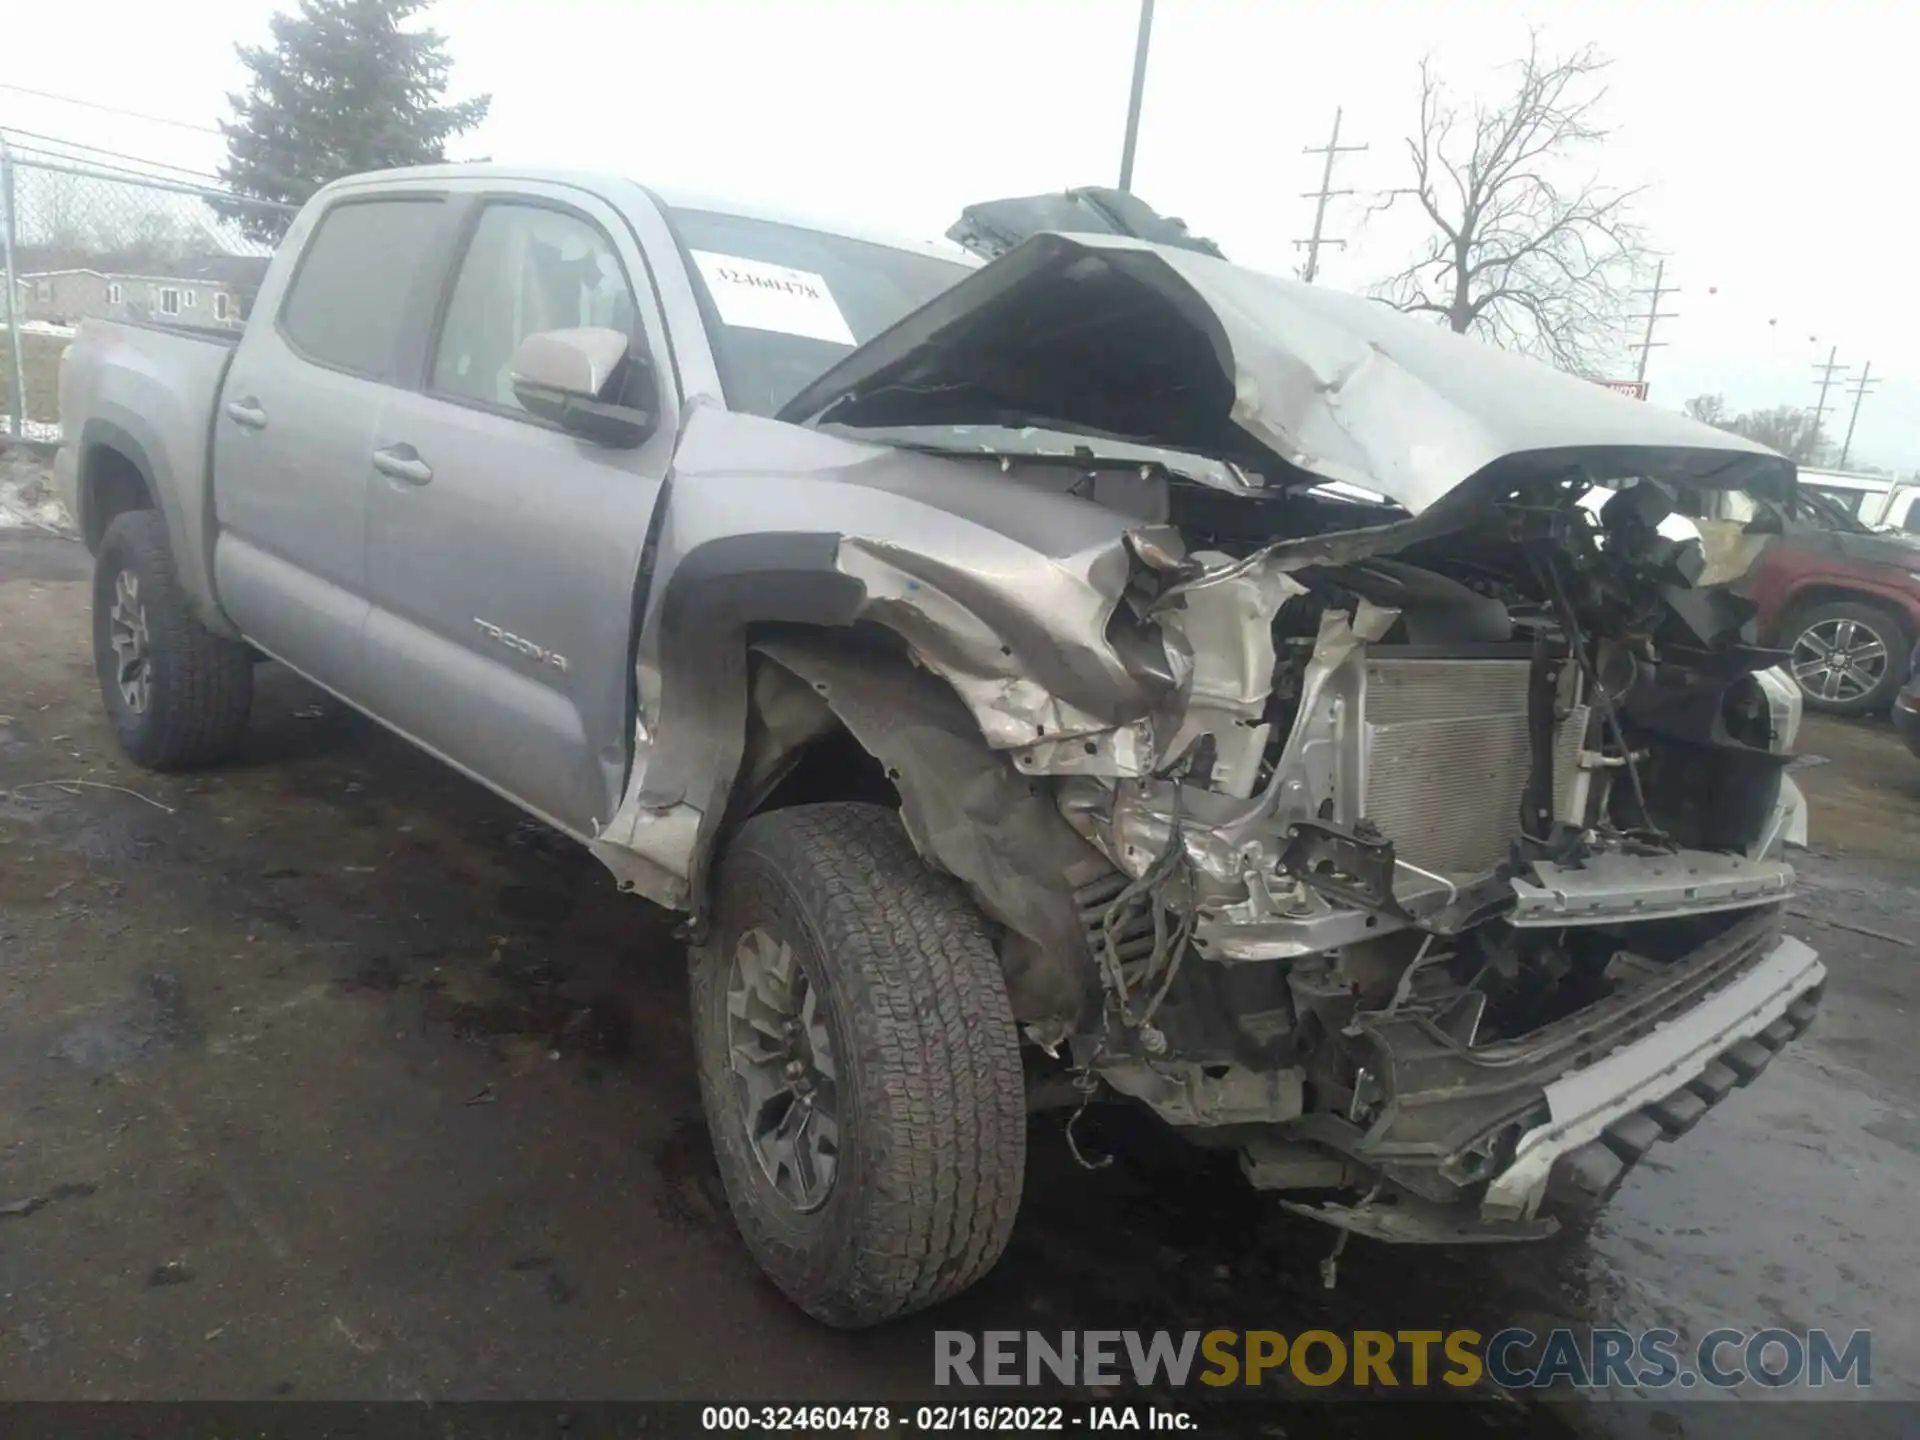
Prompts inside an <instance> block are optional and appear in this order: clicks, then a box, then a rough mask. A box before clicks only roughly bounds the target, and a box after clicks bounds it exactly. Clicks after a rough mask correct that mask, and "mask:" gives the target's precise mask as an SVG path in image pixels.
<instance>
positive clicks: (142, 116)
mask: <svg viewBox="0 0 1920 1440" xmlns="http://www.w3.org/2000/svg"><path fill="white" fill-rule="evenodd" d="M0 90H11V91H13V92H14V93H15V94H18V95H32V96H34V97H35V98H36V99H40V100H56V101H58V102H59V103H60V104H62V105H78V106H80V108H81V109H83V110H99V111H102V112H104V113H105V114H108V115H125V116H126V117H127V118H128V119H131V120H146V121H150V122H151V123H153V124H155V125H171V126H173V127H174V128H175V129H177V130H197V131H199V132H200V133H201V134H202V135H218V134H219V133H220V132H219V131H218V130H216V129H214V128H213V127H212V126H211V125H194V124H190V123H189V122H187V121H185V120H169V119H168V118H167V117H166V116H164V115H148V114H146V113H145V112H144V111H140V110H123V109H121V108H120V107H119V106H118V105H102V104H101V103H100V102H99V101H97V100H76V99H75V98H74V97H73V96H71V95H56V94H54V93H53V92H52V91H51V90H35V89H32V88H31V87H29V86H26V85H9V84H7V83H6V82H5V81H4V80H0Z"/></svg>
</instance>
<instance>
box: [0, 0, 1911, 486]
mask: <svg viewBox="0 0 1920 1440" xmlns="http://www.w3.org/2000/svg"><path fill="white" fill-rule="evenodd" d="M275 8H278V7H276V5H275V4H274V3H272V0H195V3H194V4H193V5H192V6H190V7H186V8H182V7H178V6H164V5H152V4H146V3H132V0H120V3H103V0H64V3H62V4H58V5H27V4H24V3H17V4H14V5H12V6H10V7H9V12H10V13H9V15H8V17H7V20H6V22H5V25H4V30H3V32H0V33H3V34H4V43H0V84H4V85H10V86H24V87H28V88H32V89H38V90H45V91H52V92H56V93H58V94H61V95H65V96H72V97H76V98H79V99H83V100H90V101H95V102H98V103H100V104H105V105H112V106H118V107H121V108H125V109H131V110H138V111H144V112H147V113H149V114H151V115H156V116H162V117H167V118H170V119H174V120H178V121H181V122H185V123H186V124H188V125H199V126H211V125H212V124H213V122H214V121H215V120H216V119H217V118H220V117H221V116H222V115H223V114H224V113H225V110H226V104H225V95H226V93H227V92H228V91H229V90H231V89H234V88H236V87H237V86H238V85H239V84H240V83H241V74H242V72H241V68H240V66H239V64H238V62H237V61H236V60H235V59H234V56H233V48H232V47H233V42H235V41H251V42H260V41H264V40H265V39H266V35H267V19H268V16H269V15H270V14H271V12H272V11H273V10H274V9H275ZM1902 8H1903V7H1900V6H1898V5H1891V4H1886V3H1884V0H1880V3H1869V0H1823V3H1820V4H1818V5H1815V4H1811V3H1807V0H1797V3H1777V4H1774V5H1772V6H1755V5H1751V4H1745V5H1734V4H1723V3H1716V0H1684V3H1680V4H1675V3H1664V4H1653V3H1642V0H1615V3H1613V4H1611V5H1605V6H1595V5H1592V4H1589V3H1578V4H1576V3H1573V0H1539V3H1534V4H1532V5H1529V6H1527V7H1525V9H1524V10H1521V11H1516V10H1515V9H1514V8H1513V7H1512V6H1510V5H1507V4H1497V3H1494V0H1450V3H1448V4H1446V5H1434V4H1430V3H1424V4H1392V3H1385V0H1345V3H1342V4H1323V5H1310V4H1305V3H1282V0H1159V4H1158V6H1157V11H1156V21H1155V28H1154V37H1153V51H1152V60H1151V64H1150V67H1149V71H1148V77H1147V93H1146V104H1145V108H1144V118H1143V121H1142V129H1141V137H1140V151H1139V158H1138V161H1137V164H1136V168H1135V176H1134V188H1135V189H1136V190H1137V191H1138V192H1139V193H1140V194H1141V195H1142V196H1143V197H1144V198H1145V199H1147V200H1148V201H1150V202H1151V203H1153V204H1154V205H1155V206H1157V207H1158V208H1160V209H1161V210H1163V211H1167V212H1169V213H1174V214H1178V215H1181V216H1182V217H1184V218H1185V219H1186V220H1187V221H1188V222H1189V223H1190V224H1191V225H1192V226H1193V227H1194V229H1196V230H1197V231H1199V232H1200V233H1202V234H1205V235H1209V236H1211V237H1212V238H1214V239H1216V240H1218V241H1219V242H1220V244H1221V245H1222V247H1223V248H1224V249H1225V250H1226V251H1227V253H1228V254H1229V255H1230V256H1231V257H1233V258H1234V259H1235V260H1238V261H1240V262H1242V263H1244V264H1248V265H1252V266H1255V267H1257V268H1260V269H1270V270H1280V271H1288V270H1291V269H1292V268H1293V267H1294V266H1295V265H1296V264H1297V262H1298V252H1297V251H1296V250H1295V248H1294V247H1293V245H1292V243H1291V242H1292V241H1293V240H1294V239H1295V238H1297V237H1302V236H1305V235H1306V234H1307V233H1308V230H1309V228H1310V225H1311V221H1312V202H1311V201H1310V200H1306V199H1303V198H1301V194H1300V192H1302V191H1308V190H1311V189H1313V188H1314V187H1315V185H1316V184H1317V183H1318V180H1319V168H1318V167H1319V163H1320V162H1319V160H1318V157H1312V156H1307V155H1303V154H1302V153H1301V151H1302V148H1303V147H1305V146H1309V145H1318V144H1321V143H1324V141H1325V138H1326V134H1327V131H1328V128H1329V126H1330V125H1331V122H1332V119H1333V112H1334V107H1335V106H1342V107H1344V110H1345V116H1346V118H1345V122H1344V129H1343V133H1342V140H1343V142H1352V143H1359V142H1366V143H1368V144H1369V145H1370V146H1371V149H1369V150H1368V151H1366V152H1364V153H1362V154H1357V155H1350V156H1343V157H1342V158H1341V164H1340V168H1339V169H1338V170H1337V171H1336V179H1335V184H1336V185H1337V186H1341V187H1351V188H1353V189H1356V190H1360V191H1362V192H1366V191H1376V190H1383V189H1386V188H1388V187H1391V186H1394V185H1399V184H1404V183H1406V164H1405V148H1404V143H1403V137H1404V136H1405V135H1406V134H1407V133H1408V131H1409V130H1410V128H1411V127H1412V125H1413V122H1414V119H1415V106H1416V102H1417V85H1416V66H1417V64H1418V62H1419V59H1420V57H1421V55H1422V54H1423V53H1425V52H1428V51H1432V52H1434V54H1435V56H1436V60H1437V62H1438V64H1439V66H1440V68H1441V70H1442V71H1443V73H1444V74H1446V75H1447V76H1448V77H1449V78H1450V79H1451V80H1453V81H1455V82H1456V84H1457V85H1458V86H1459V87H1460V88H1461V89H1462V90H1465V91H1472V90H1475V89H1494V88H1497V87H1498V86H1499V85H1500V84H1501V83H1502V77H1501V75H1500V73H1499V70H1498V67H1499V66H1500V65H1501V64H1503V63H1504V62H1508V61H1511V60H1512V59H1514V58H1515V57H1517V56H1518V55H1520V54H1521V53H1522V52H1523V51H1524V49H1525V46H1526V42H1527V26H1528V25H1529V23H1531V24H1535V25H1538V26H1540V27H1541V28H1542V30H1543V32H1544V34H1545V38H1546V43H1547V44H1548V46H1549V47H1553V48H1561V49H1565V48H1571V47H1573V46H1576V45H1578V44H1581V43H1584V42H1587V41H1592V42H1594V43H1595V44H1597V45H1598V46H1600V47H1601V48H1602V49H1603V50H1604V51H1605V52H1606V53H1607V54H1609V55H1610V56H1612V57H1613V59H1614V61H1615V64H1614V67H1613V70H1612V73H1611V77H1610V92H1611V93H1610V97H1609V99H1608V101H1607V108H1606V112H1605V115H1606V119H1607V120H1608V121H1610V122H1611V123H1612V124H1613V125H1614V126H1615V127H1616V133H1615V135H1614V136H1613V137H1612V139H1610V140H1609V142H1608V143H1607V145H1606V146H1605V148H1604V150H1603V152H1601V153H1600V154H1599V155H1598V156H1597V157H1595V161H1594V163H1595V164H1596V165H1597V166H1598V167H1599V168H1600V171H1601V174H1602V177H1603V178H1604V180H1606V181H1607V182H1608V183H1610V184H1613V185H1618V186H1632V185H1645V186H1647V187H1648V190H1647V194H1646V196H1645V199H1644V202H1643V204H1642V206H1641V211H1640V214H1641V218H1642V220H1643V221H1644V223H1645V224H1646V226H1647V227H1648V229H1649V230H1650V231H1651V232H1652V234H1653V236H1654V238H1655V239H1656V241H1657V242H1658V243H1659V245H1660V246H1661V247H1662V249H1663V250H1664V251H1665V252H1666V253H1667V254H1668V255H1669V257H1670V258H1669V260H1668V262H1667V281H1668V283H1669V284H1678V285H1679V286H1680V287H1681V293H1680V294H1678V295H1676V296H1674V297H1673V298H1672V299H1671V300H1670V301H1669V302H1668V304H1667V305H1666V306H1665V308H1667V309H1670V310H1674V311H1677V312H1678V318H1676V319H1673V320H1669V321H1665V322H1662V324H1661V327H1660V329H1659V331H1658V332H1657V338H1659V339H1660V340H1663V341H1665V342H1666V345H1665V347H1664V348H1661V349H1656V350H1655V351H1654V352H1653V359H1652V363H1651V366H1650V367H1649V371H1648V376H1649V379H1650V381H1651V384H1652V396H1653V400H1654V403H1664V404H1667V405H1672V406H1678V405H1679V403H1680V402H1681V401H1682V400H1684V399H1685V398H1686V397H1688V396H1691V395H1696V394H1700V393H1702V392H1706V391H1717V392H1720V393H1722V394H1724V395H1725V396H1726V397H1727V399H1728V401H1729V402H1730V404H1732V405H1733V406H1734V407H1736V408H1748V407H1755V406H1763V405H1773V404H1782V403H1792V404H1802V405H1804V404H1810V403H1812V401H1813V400H1814V398H1815V388H1814V382H1815V373H1814V369H1813V366H1814V363H1815V362H1816V361H1817V360H1824V359H1825V358H1826V356H1827V351H1828V347H1829V346H1831V345H1836V344H1837V345H1838V346H1839V358H1840V361H1841V362H1842V363H1843V364H1849V365H1851V367H1852V368H1851V370H1850V371H1849V376H1852V375H1857V374H1858V373H1859V366H1860V364H1861V362H1862V361H1866V360H1871V361H1872V364H1873V372H1874V374H1875V375H1876V376H1880V375H1885V376H1886V377H1887V378H1886V381H1885V383H1884V384H1883V385H1882V386H1881V387H1880V388H1879V389H1878V391H1877V392H1875V393H1872V394H1870V395H1869V396H1868V397H1867V399H1866V401H1865V404H1864V405H1863V407H1862V409H1861V412H1860V421H1859V428H1858V431H1857V433H1856V435H1855V437H1854V443H1853V458H1854V460H1856V461H1866V462H1875V463H1881V464H1887V465H1897V466H1900V467H1902V468H1909V467H1914V468H1920V300H1916V298H1915V296H1914V293H1913V288H1912V287H1913V275H1914V266H1913V260H1912V257H1913V250H1914V245H1915V240H1914V234H1915V228H1916V227H1915V224H1914V221H1915V219H1916V212H1917V210H1920V207H1917V206H1916V202H1915V199H1914V190H1915V187H1914V180H1913V176H1914V162H1913V158H1912V157H1913V153H1914V141H1915V138H1916V134H1915V132H1916V130H1917V129H1920V125H1916V122H1915V114H1916V104H1915V93H1914V92H1915V81H1914V55H1915V53H1916V46H1917V45H1920V21H1916V20H1915V19H1912V18H1903V17H1902ZM1137 14H1138V11H1137V5H1136V0H805V3H776V0H699V3H693V0H537V3H529V0H441V3H440V4H439V5H437V6H436V7H435V8H434V9H433V10H432V11H430V12H429V17H428V18H429V20H430V22H431V23H432V24H434V25H435V26H436V27H437V28H439V29H440V30H441V31H442V32H444V33H445V34H446V35H447V37H448V39H449V41H450V43H451V48H452V53H453V56H454V61H455V66H454V79H453V88H452V92H451V93H452V96H453V97H454V98H460V97H464V96H466V95H469V94H473V93H476V92H480V91H490V92H491V93H492V95H493V112H492V115H491V117H490V118H489V120H488V121H487V123H486V125H485V127H484V128H483V129H482V130H480V131H478V132H476V133H475V134H473V135H472V136H470V137H468V138H467V139H465V140H463V141H462V142H460V144H459V146H458V147H457V148H456V150H455V151H454V153H455V155H456V156H459V157H463V158H465V157H473V156H480V155H491V156H492V157H493V158H495V159H500V160H515V161H526V162H530V163H544V164H564V165H571V166H579V167H585V168H610V169H617V170H619V171H621V172H623V173H625V174H629V175H632V176H634V177H635V178H638V179H642V180H650V181H654V182H657V183H660V184H663V185H677V186H686V187H692V188H697V189H701V190H706V191H709V192H715V193H721V194H733V195H738V196H741V197H745V198H752V199H755V200H760V201H763V202H766V203H771V204H778V205H783V206H786V207H788V208H792V209H798V210H803V211H807V212H813V213H819V214H824V215H831V216H839V217H842V218H845V219H848V220H854V221H860V222H863V223H866V224H868V225H873V226H878V227H883V228H887V229H891V230H895V231H904V232H909V233H924V234H938V233H941V232H943V231H944V230H945V229H946V228H947V226H948V225H949V224H951V223H952V221H953V219H954V218H955V216H956V214H957V213H958V211H959V209H960V207H961V206H962V205H964V204H966V203H967V202H969V201H972V200H979V199H987V198H992V197H997V196H1003V195H1014V194H1028V193H1033V192H1036V191H1040V190H1048V189H1059V188H1063V187H1065V186H1069V185H1080V184H1089V183H1099V184H1112V183H1113V182H1114V180H1115V178H1116V174H1117V170H1118V164H1119V151H1120V139H1121V130H1122V125H1123V121H1124V117H1125V113H1126V102H1127V85H1128V78H1129V67H1130V64H1131V58H1132V51H1133V42H1134V34H1135V25H1136V19H1137ZM6 127H13V128H17V129H23V130H29V131H35V132H38V133H40V134H44V135H57V136H62V137H65V138H68V139H70V140H73V141H77V142H80V143H83V144H89V145H95V146H103V147H107V148H111V149H118V150H124V151H126V152H129V153H131V154H135V155H140V156H146V157H150V158H153V159H156V160H163V161H167V162H170V163H173V164H176V165H186V166H193V167H201V168H206V169H212V168H213V167H214V166H215V165H216V164H217V162H218V161H219V159H220V157H221V154H222V143H221V141H220V140H219V138H218V137H217V136H214V135H209V134H206V133H202V132H200V131H197V130H192V129H185V128H178V127H173V126H163V125H157V124H152V123H149V122H146V121H141V120H135V119H129V118H125V117H120V116H115V115H109V114H105V113H102V112H99V111H91V110H86V109H81V108H77V107H74V106H70V105H64V104H59V103H55V102H52V101H46V100H41V99H37V98H34V97H31V96H27V95H23V94H20V93H19V92H18V91H17V90H11V89H0V128H6ZM1896 147H1897V150H1896ZM1403 203H1404V202H1403ZM1362 210H1363V207H1362V206H1361V205H1359V204H1358V203H1357V201H1345V202H1338V201H1337V202H1335V206H1334V209H1333V211H1332V215H1331V219H1330V226H1329V233H1330V234H1333V235H1335V236H1340V237H1345V238H1347V239H1348V240H1350V241H1351V242H1352V244H1351V245H1350V246H1349V248H1348V249H1347V250H1345V251H1344V252H1341V251H1336V252H1334V253H1333V254H1332V255H1331V256H1327V257H1324V258H1323V262H1322V276H1323V280H1324V282H1325V283H1328V284H1333V285H1337V286H1342V287H1347V288H1352V289H1362V288H1364V287H1365V286H1366V285H1367V284H1368V283H1369V282H1370V281H1372V280H1374V279H1376V278H1378V277H1379V276H1380V275H1382V274H1385V273H1388V272H1390V271H1391V270H1393V269H1394V268H1396V266H1397V264H1398V263H1400V262H1401V261H1402V260H1403V259H1404V258H1406V251H1407V250H1408V249H1409V248H1410V243H1411V239H1412V237H1410V236H1409V235H1408V233H1407V231H1406V230H1405V228H1403V226H1402V224H1401V223H1399V222H1398V221H1394V220H1391V219H1389V220H1385V221H1383V220H1380V219H1375V220H1373V221H1372V222H1370V223H1368V224H1365V225H1364V226H1363V225H1362V224H1361V222H1362V220H1363V218H1364V217H1363V214H1362ZM1623 363H1626V362H1624V361H1623ZM1625 373H1631V372H1630V370H1629V371H1627V372H1625ZM1843 383H1844V381H1843ZM1829 403H1830V404H1832V405H1834V406H1835V407H1836V408H1837V411H1838V414H1837V418H1836V419H1833V420H1830V421H1829V427H1830V428H1832V427H1834V426H1838V427H1841V428H1844V425H1845V421H1846V407H1847V406H1848V405H1849V404H1850V403H1851V400H1850V397H1849V396H1848V395H1846V394H1844V393H1842V392H1841V390H1840V389H1839V387H1836V390H1835V393H1834V394H1833V395H1831V396H1830V397H1829ZM1835 433H1837V431H1835Z"/></svg>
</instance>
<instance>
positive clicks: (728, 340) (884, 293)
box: [673, 210, 972, 415]
mask: <svg viewBox="0 0 1920 1440" xmlns="http://www.w3.org/2000/svg"><path fill="white" fill-rule="evenodd" d="M673 223H674V228H675V230H676V231H677V232H678V234H679V237H680V240H681V242H682V243H683V244H684V245H685V246H686V248H687V251H688V253H689V257H690V259H691V260H692V262H693V263H692V270H693V274H694V277H695V284H696V285H698V286H699V287H700V288H701V289H702V290H703V291H704V298H705V300H706V302H707V303H706V307H705V308H706V315H707V328H708V331H709V333H710V335H711V338H712V341H713V349H714V356H715V359H716V360H717V361H718V363H719V366H720V381H721V384H723V385H724V386H725V387H726V392H727V403H728V404H729V405H730V406H732V407H733V408H734V409H735V410H744V411H747V412H748V413H750V414H754V415H772V414H774V413H775V412H777V411H778V410H779V409H780V407H781V406H783V405H785V404H786V403H787V401H789V400H791V399H792V398H793V397H794V396H795V395H797V394H799V393H800V391H801V390H802V389H803V388H804V387H806V386H807V385H809V384H811V383H812V382H813V381H814V380H816V379H818V378H819V377H820V376H821V375H822V374H824V373H825V372H826V370H827V369H828V367H830V366H831V365H832V364H833V363H834V362H835V361H837V360H838V359H840V357H841V356H843V355H845V354H847V353H848V352H849V351H851V350H852V349H853V348H854V347H855V346H856V345H864V344H865V343H866V342H867V341H869V340H871V339H873V337H874V336H876V335H878V334H879V333H880V332H881V331H883V330H886V329H889V328H891V327H892V326H893V325H894V324H895V323H896V322H897V321H899V320H901V319H904V318H905V317H906V316H907V315H909V314H911V313H912V312H913V311H915V310H918V309H919V308H920V307H921V306H922V305H924V304H926V303H927V302H928V301H929V300H931V299H933V298H934V297H935V296H936V295H938V294H940V293H941V292H942V291H944V290H946V289H948V288H949V287H951V286H952V285H954V284H956V283H958V282H959V281H961V280H963V279H965V278H966V276H967V275H968V274H969V273H970V272H971V268H972V267H971V266H969V265H967V264H965V263H963V262H961V261H958V260H943V259H941V258H940V257H939V256H937V255H927V254H923V253H921V252H918V251H914V250H902V249H898V248H896V247H895V246H892V245H882V244H877V243H875V242H873V241H870V240H855V239H851V238H849V237H847V236H845V235H833V234H829V233H827V232H826V231H822V230H809V229H806V228H804V227H802V226H798V225H784V224H777V223H775V222H773V221H768V220H754V219H748V218H746V217H744V216H739V215H723V214H719V213H717V212H714V211H709V210H675V211H674V212H673Z"/></svg>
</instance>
